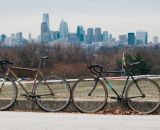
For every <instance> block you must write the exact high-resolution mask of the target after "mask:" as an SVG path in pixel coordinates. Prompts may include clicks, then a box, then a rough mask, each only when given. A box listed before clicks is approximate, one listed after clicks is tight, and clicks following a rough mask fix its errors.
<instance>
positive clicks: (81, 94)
mask: <svg viewBox="0 0 160 130" xmlns="http://www.w3.org/2000/svg"><path fill="white" fill-rule="evenodd" d="M95 82H96V81H95V80H94V79H80V80H78V81H77V82H76V83H75V84H74V86H73V88H72V99H73V103H74V105H75V107H76V108H77V109H78V110H79V111H81V112H90V113H93V112H97V111H99V110H100V109H102V108H103V107H104V106H105V104H106V102H107V97H108V91H107V89H106V87H105V85H104V83H103V82H102V81H98V83H97V85H96V88H95V90H94V91H93V92H92V93H91V95H89V93H90V92H91V90H92V89H93V87H94V85H95Z"/></svg>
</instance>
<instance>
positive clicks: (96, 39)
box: [94, 28, 102, 42]
mask: <svg viewBox="0 0 160 130" xmlns="http://www.w3.org/2000/svg"><path fill="white" fill-rule="evenodd" d="M101 41H102V34H101V28H96V29H95V35H94V42H101Z"/></svg>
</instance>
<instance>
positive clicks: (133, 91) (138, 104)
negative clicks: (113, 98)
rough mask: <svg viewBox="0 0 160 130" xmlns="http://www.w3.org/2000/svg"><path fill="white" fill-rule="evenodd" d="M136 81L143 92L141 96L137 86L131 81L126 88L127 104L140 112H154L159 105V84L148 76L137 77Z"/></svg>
mask: <svg viewBox="0 0 160 130" xmlns="http://www.w3.org/2000/svg"><path fill="white" fill-rule="evenodd" d="M136 83H137V85H138V86H139V88H140V90H141V91H142V92H143V94H144V97H142V96H141V95H142V94H141V93H140V91H139V89H138V87H137V86H136V85H135V83H134V82H133V81H132V82H131V84H130V85H129V86H128V88H127V89H126V99H127V103H128V106H129V107H130V108H131V109H132V110H133V111H136V112H138V113H141V114H149V113H152V112H154V111H155V110H156V109H157V108H158V107H159V105H160V88H159V85H158V84H157V83H156V82H155V81H153V80H151V79H149V78H138V79H136Z"/></svg>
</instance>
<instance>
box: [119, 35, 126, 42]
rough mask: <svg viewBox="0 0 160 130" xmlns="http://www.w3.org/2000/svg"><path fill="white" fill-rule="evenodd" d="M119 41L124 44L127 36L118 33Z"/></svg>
mask: <svg viewBox="0 0 160 130" xmlns="http://www.w3.org/2000/svg"><path fill="white" fill-rule="evenodd" d="M119 43H120V44H126V43H127V36H126V35H119Z"/></svg>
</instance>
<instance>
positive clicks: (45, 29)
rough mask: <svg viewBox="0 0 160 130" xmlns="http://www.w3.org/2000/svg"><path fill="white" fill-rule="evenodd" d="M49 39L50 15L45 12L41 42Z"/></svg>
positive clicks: (46, 41)
mask: <svg viewBox="0 0 160 130" xmlns="http://www.w3.org/2000/svg"><path fill="white" fill-rule="evenodd" d="M49 41H50V30H49V15H48V14H43V20H42V23H41V42H42V43H48V42H49Z"/></svg>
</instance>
